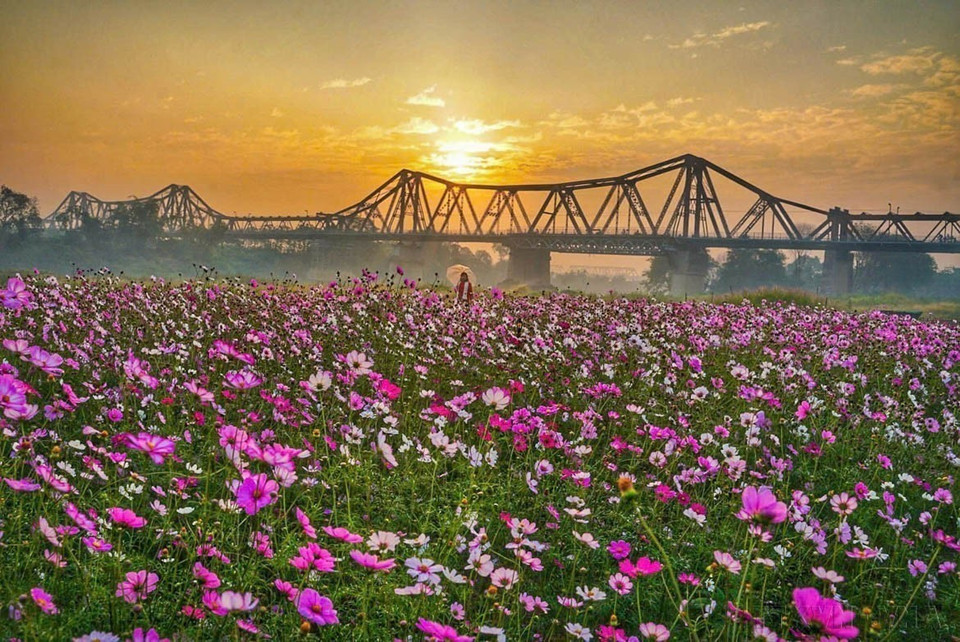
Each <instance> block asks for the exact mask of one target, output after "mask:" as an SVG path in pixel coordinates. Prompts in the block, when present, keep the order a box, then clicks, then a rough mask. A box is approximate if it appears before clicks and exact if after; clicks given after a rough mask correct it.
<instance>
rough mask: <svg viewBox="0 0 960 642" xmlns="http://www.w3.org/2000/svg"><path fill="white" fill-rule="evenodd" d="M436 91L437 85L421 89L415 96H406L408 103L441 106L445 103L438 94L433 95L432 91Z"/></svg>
mask: <svg viewBox="0 0 960 642" xmlns="http://www.w3.org/2000/svg"><path fill="white" fill-rule="evenodd" d="M435 91H437V86H436V85H432V86H430V87H427V88H426V89H424V90H423V91H421V92H420V93H419V94H417V95H416V96H410V97H409V98H407V104H408V105H422V106H425V107H443V106H445V105H446V104H447V103H446V102H445V101H444V100H443V98H440V97H439V96H434V95H433V94H434V92H435Z"/></svg>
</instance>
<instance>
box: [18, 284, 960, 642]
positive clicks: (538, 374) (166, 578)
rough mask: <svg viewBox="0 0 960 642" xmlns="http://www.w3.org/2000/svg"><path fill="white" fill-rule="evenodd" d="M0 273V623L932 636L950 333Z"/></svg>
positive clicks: (210, 630) (952, 555)
mask: <svg viewBox="0 0 960 642" xmlns="http://www.w3.org/2000/svg"><path fill="white" fill-rule="evenodd" d="M383 281H384V280H383V277H382V276H380V277H378V276H377V275H371V274H365V275H364V276H362V277H360V278H356V279H352V280H345V281H343V282H337V283H331V284H322V285H319V286H316V287H310V288H308V287H303V286H299V285H295V284H258V283H256V282H249V283H248V282H240V281H212V280H210V281H188V282H183V283H165V282H163V281H162V280H159V279H155V280H149V281H146V282H143V283H139V282H125V281H119V280H116V279H112V278H85V277H82V276H81V277H75V278H70V279H65V278H59V279H55V278H53V277H42V276H34V277H29V278H23V279H21V278H12V279H10V280H9V281H8V282H7V283H6V285H5V286H4V285H3V284H2V283H0V288H5V289H0V339H2V348H0V431H2V436H0V478H2V483H0V531H2V535H0V565H2V569H3V576H2V580H0V607H2V611H0V637H2V638H3V639H22V640H69V639H81V640H101V641H105V640H128V639H132V640H137V641H140V640H151V641H152V640H162V639H185V640H201V639H211V640H216V639H245V638H251V639H252V638H255V637H263V638H266V637H272V638H273V639H279V640H286V639H315V638H319V639H330V640H350V639H370V640H394V639H401V640H417V641H419V640H472V639H476V640H498V639H501V640H502V639H508V640H537V639H539V640H576V639H580V640H591V639H593V640H610V641H614V640H616V641H625V640H644V639H649V640H668V639H669V640H688V639H689V640H750V639H758V640H770V641H774V640H781V639H784V640H808V639H809V640H820V639H829V640H832V639H853V638H857V639H868V638H875V639H878V640H879V639H901V638H904V637H908V636H909V637H910V638H912V639H924V640H927V639H929V640H934V639H950V636H951V635H953V636H958V635H960V588H958V579H960V574H958V568H957V560H958V552H960V544H958V541H957V536H958V524H960V520H958V511H957V504H956V501H957V500H960V498H958V497H956V496H955V495H956V492H955V475H956V474H957V472H958V466H960V439H958V435H960V424H958V419H957V417H956V415H957V414H958V409H960V330H958V328H957V327H956V326H949V325H945V324H939V323H923V322H919V321H916V320H913V319H909V318H901V317H891V316H885V315H882V314H879V313H871V314H861V315H853V314H849V313H844V312H838V311H832V310H826V309H809V308H799V307H792V306H791V307H786V306H781V305H770V306H768V307H766V308H757V307H752V306H748V305H729V304H727V305H711V304H707V303H692V302H687V303H659V302H653V301H642V300H640V301H630V300H626V299H615V300H604V299H598V298H590V297H577V296H570V295H562V294H553V295H545V296H542V297H530V298H522V297H511V296H504V295H502V294H501V293H499V292H496V291H494V292H493V293H481V294H479V295H478V296H477V298H476V299H475V300H474V302H473V304H472V305H471V306H470V307H469V308H468V307H465V306H458V305H456V304H455V303H454V302H453V301H452V300H451V299H450V296H449V293H448V294H446V295H444V294H443V293H442V292H435V291H431V290H430V289H423V288H420V287H418V286H417V284H415V283H412V282H410V281H401V278H400V277H394V278H392V279H390V280H388V281H387V282H383Z"/></svg>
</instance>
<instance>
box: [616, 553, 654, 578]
mask: <svg viewBox="0 0 960 642" xmlns="http://www.w3.org/2000/svg"><path fill="white" fill-rule="evenodd" d="M661 568H663V564H661V563H660V562H658V561H656V560H651V559H650V558H649V557H641V558H640V559H638V560H637V561H636V563H634V562H631V561H630V560H628V559H625V560H621V562H620V572H621V573H625V574H626V575H629V576H630V577H633V578H636V577H637V576H638V575H653V574H654V573H659V572H660V569H661Z"/></svg>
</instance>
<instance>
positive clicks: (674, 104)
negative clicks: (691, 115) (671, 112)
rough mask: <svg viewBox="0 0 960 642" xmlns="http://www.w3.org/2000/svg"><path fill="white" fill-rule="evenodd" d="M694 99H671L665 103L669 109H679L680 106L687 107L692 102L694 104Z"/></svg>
mask: <svg viewBox="0 0 960 642" xmlns="http://www.w3.org/2000/svg"><path fill="white" fill-rule="evenodd" d="M696 100H697V99H696V98H683V97H682V96H680V97H677V98H671V99H670V100H668V101H667V106H669V107H679V106H680V105H689V104H690V103H692V102H696Z"/></svg>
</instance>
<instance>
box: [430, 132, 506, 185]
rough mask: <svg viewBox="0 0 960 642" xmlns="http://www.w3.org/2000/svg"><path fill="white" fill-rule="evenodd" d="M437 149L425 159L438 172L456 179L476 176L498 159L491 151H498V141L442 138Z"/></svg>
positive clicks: (436, 146) (437, 144) (436, 145)
mask: <svg viewBox="0 0 960 642" xmlns="http://www.w3.org/2000/svg"><path fill="white" fill-rule="evenodd" d="M435 149H436V151H435V152H434V153H433V154H430V156H428V157H427V158H426V159H425V161H426V162H427V163H428V164H429V165H430V166H431V167H433V168H435V170H436V171H437V173H439V174H441V175H442V176H445V177H450V178H456V179H460V180H463V179H469V178H476V177H477V176H479V175H482V174H484V173H485V172H486V171H487V170H489V169H490V167H491V166H492V165H495V164H496V162H497V160H496V157H495V156H491V155H490V153H491V152H495V151H497V144H496V143H489V142H484V141H479V140H440V141H437V143H436V144H435Z"/></svg>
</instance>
